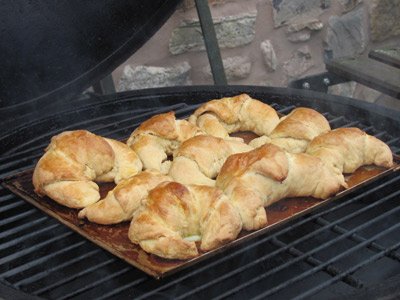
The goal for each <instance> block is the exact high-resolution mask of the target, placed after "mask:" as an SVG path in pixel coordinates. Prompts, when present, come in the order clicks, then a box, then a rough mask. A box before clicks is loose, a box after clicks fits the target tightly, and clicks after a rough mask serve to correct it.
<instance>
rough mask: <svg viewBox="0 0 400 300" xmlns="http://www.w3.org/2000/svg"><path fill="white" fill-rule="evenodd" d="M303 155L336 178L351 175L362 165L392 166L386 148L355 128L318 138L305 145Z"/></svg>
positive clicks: (340, 130)
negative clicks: (317, 160) (319, 162)
mask: <svg viewBox="0 0 400 300" xmlns="http://www.w3.org/2000/svg"><path fill="white" fill-rule="evenodd" d="M306 153H308V154H310V155H312V156H315V157H318V158H320V159H321V160H322V161H323V162H324V163H325V164H327V165H329V166H331V167H332V168H334V170H335V171H336V172H337V173H340V174H341V173H352V172H354V171H355V170H356V169H357V168H359V167H361V166H363V165H371V164H374V165H377V166H381V167H386V168H390V167H391V166H393V155H392V152H391V150H390V148H389V146H388V145H386V144H385V143H384V142H382V141H381V140H379V139H377V138H376V137H374V136H371V135H368V134H366V133H365V132H364V131H362V130H361V129H358V128H338V129H335V130H332V131H330V132H328V133H326V134H323V135H320V136H318V137H316V138H315V139H314V140H313V141H312V142H311V143H310V144H309V145H308V147H307V151H306Z"/></svg>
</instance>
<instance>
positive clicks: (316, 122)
mask: <svg viewBox="0 0 400 300" xmlns="http://www.w3.org/2000/svg"><path fill="white" fill-rule="evenodd" d="M330 130H331V127H330V125H329V122H328V121H327V120H326V119H325V117H324V116H323V115H321V114H320V113H319V112H317V111H315V110H313V109H311V108H306V107H299V108H296V109H294V110H293V111H292V112H291V113H290V114H288V115H287V116H285V117H282V118H281V120H280V122H279V124H278V125H277V126H276V127H275V128H274V130H272V132H271V134H270V135H269V137H267V136H262V137H259V138H256V139H254V140H252V141H251V142H250V145H251V146H253V147H255V148H256V147H259V146H261V145H264V144H266V143H271V144H274V145H276V146H279V147H281V148H282V149H284V150H286V151H288V152H291V153H302V152H305V151H306V149H307V146H308V144H309V143H310V141H312V140H313V139H314V138H315V137H317V136H319V135H321V134H324V133H327V132H328V131H330Z"/></svg>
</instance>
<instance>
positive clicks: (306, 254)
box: [217, 191, 400, 299]
mask: <svg viewBox="0 0 400 300" xmlns="http://www.w3.org/2000/svg"><path fill="white" fill-rule="evenodd" d="M397 194H400V191H398V193H396V195H397ZM394 196H395V195H393V197H394ZM390 199H391V198H390ZM397 211H400V207H396V208H394V209H392V210H390V211H387V212H386V213H384V214H382V215H380V216H379V217H377V218H375V219H373V220H371V221H370V222H368V223H363V224H362V225H359V226H357V227H354V228H353V229H352V230H351V231H349V232H347V233H346V234H343V235H341V236H338V237H337V238H335V239H332V240H330V241H329V242H326V243H324V244H322V245H320V246H319V247H316V248H314V249H312V250H311V251H309V252H307V253H305V254H304V255H303V256H299V257H296V258H295V259H293V260H291V261H289V262H287V263H285V264H282V265H280V266H279V267H277V268H275V269H272V270H270V271H268V272H266V273H264V274H261V275H260V276H259V277H257V278H255V279H253V280H250V281H248V282H246V283H244V284H241V285H239V286H237V287H236V288H234V289H232V290H230V291H229V292H227V293H226V294H224V295H223V296H221V297H218V298H217V299H220V298H222V297H226V296H227V295H231V294H233V293H236V292H238V291H239V290H242V289H243V288H245V287H247V286H250V285H252V284H254V283H256V282H258V281H260V280H261V279H263V278H265V277H267V276H270V275H272V274H274V273H276V272H277V271H280V270H281V269H283V268H287V267H289V266H291V265H293V264H294V263H297V262H299V261H301V260H303V259H304V258H306V257H308V256H310V255H312V254H314V253H316V252H318V251H320V250H322V249H325V248H327V247H329V246H331V245H333V244H334V243H336V242H338V241H340V240H343V239H345V238H347V237H350V236H351V235H352V234H353V233H354V232H356V231H359V230H362V229H364V228H366V227H368V226H370V225H372V224H373V223H375V222H377V221H380V220H382V219H384V218H386V217H388V216H389V215H391V214H393V213H395V212H397ZM332 224H333V223H332ZM332 224H331V225H332ZM399 227H400V223H399V224H397V225H395V226H392V227H390V228H388V229H387V230H386V231H384V232H381V233H379V234H377V235H375V236H373V237H371V238H369V239H368V240H365V241H364V242H362V243H360V244H358V245H356V246H355V247H353V248H350V249H349V250H347V251H345V252H342V253H341V254H339V255H337V256H335V257H334V258H332V259H329V260H328V261H326V262H324V263H323V264H320V265H319V266H318V267H315V268H313V269H311V270H309V271H306V272H304V273H302V274H301V275H300V276H298V277H295V278H292V279H290V280H288V281H285V283H284V284H280V285H278V286H276V287H274V288H272V289H270V290H268V291H267V292H266V294H262V295H260V296H262V297H266V296H269V295H272V294H274V293H276V292H278V291H279V290H281V289H283V288H285V287H287V286H288V285H290V284H293V283H295V282H297V281H299V280H301V279H302V278H304V277H307V276H308V275H311V274H314V273H316V272H317V271H320V270H322V269H323V268H325V267H326V266H328V265H330V264H332V263H334V262H335V261H337V260H339V259H340V258H342V257H344V256H346V255H348V254H350V253H352V252H354V251H355V250H358V249H361V248H362V247H364V246H366V245H368V244H369V243H371V242H372V241H374V240H376V239H378V238H380V237H382V236H384V235H386V234H388V233H390V232H391V231H394V230H395V229H397V228H399ZM297 241H298V240H296V241H295V242H293V243H291V244H297ZM291 244H289V245H291Z"/></svg>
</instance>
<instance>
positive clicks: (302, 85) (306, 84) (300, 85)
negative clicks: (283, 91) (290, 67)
mask: <svg viewBox="0 0 400 300" xmlns="http://www.w3.org/2000/svg"><path fill="white" fill-rule="evenodd" d="M348 81H349V80H348V79H345V78H343V77H340V76H337V75H335V74H333V73H330V72H324V73H320V74H315V75H311V76H306V77H303V78H301V79H297V80H293V81H290V82H289V85H288V86H289V87H290V88H294V89H305V90H313V91H317V92H323V93H327V92H328V87H329V86H331V85H335V84H339V83H343V82H348Z"/></svg>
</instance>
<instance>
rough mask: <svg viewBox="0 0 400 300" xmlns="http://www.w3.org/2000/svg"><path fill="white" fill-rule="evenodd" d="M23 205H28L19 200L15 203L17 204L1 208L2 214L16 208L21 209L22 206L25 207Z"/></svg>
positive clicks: (13, 203)
mask: <svg viewBox="0 0 400 300" xmlns="http://www.w3.org/2000/svg"><path fill="white" fill-rule="evenodd" d="M23 205H26V202H25V201H23V200H20V199H17V201H15V202H12V203H10V204H8V205H4V206H2V207H0V213H3V212H5V211H7V210H10V209H13V208H16V207H20V206H23Z"/></svg>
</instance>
